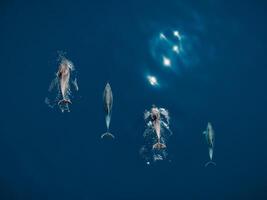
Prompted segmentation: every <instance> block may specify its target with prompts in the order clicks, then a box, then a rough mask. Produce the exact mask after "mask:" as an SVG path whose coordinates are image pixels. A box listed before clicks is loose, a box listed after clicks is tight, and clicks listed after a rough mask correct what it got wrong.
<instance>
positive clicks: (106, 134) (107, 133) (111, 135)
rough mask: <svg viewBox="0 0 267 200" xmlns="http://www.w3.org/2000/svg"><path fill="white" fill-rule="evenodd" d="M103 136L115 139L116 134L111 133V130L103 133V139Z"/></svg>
mask: <svg viewBox="0 0 267 200" xmlns="http://www.w3.org/2000/svg"><path fill="white" fill-rule="evenodd" d="M103 138H111V139H115V136H114V135H113V134H111V133H109V132H106V133H103V134H102V135H101V139H103Z"/></svg>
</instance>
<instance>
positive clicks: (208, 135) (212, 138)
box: [203, 122, 216, 167]
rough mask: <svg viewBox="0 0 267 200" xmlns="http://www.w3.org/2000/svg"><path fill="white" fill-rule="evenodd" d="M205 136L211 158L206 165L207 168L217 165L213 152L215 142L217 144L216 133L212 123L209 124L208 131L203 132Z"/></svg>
mask: <svg viewBox="0 0 267 200" xmlns="http://www.w3.org/2000/svg"><path fill="white" fill-rule="evenodd" d="M203 134H204V135H205V138H206V141H207V144H208V147H209V158H210V160H209V161H208V162H207V163H206V164H205V167H207V166H208V165H209V164H213V165H216V163H215V162H213V161H212V159H213V151H214V142H215V133H214V130H213V128H212V125H211V123H210V122H208V125H207V129H206V130H205V131H204V132H203Z"/></svg>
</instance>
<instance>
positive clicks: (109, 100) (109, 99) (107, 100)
mask: <svg viewBox="0 0 267 200" xmlns="http://www.w3.org/2000/svg"><path fill="white" fill-rule="evenodd" d="M103 101H104V110H105V114H106V116H105V119H106V127H107V131H106V133H104V134H102V135H101V138H104V137H111V138H115V136H114V135H113V134H111V133H110V132H109V125H110V121H111V113H112V106H113V94H112V90H111V87H110V84H109V83H107V84H106V87H105V89H104V93H103Z"/></svg>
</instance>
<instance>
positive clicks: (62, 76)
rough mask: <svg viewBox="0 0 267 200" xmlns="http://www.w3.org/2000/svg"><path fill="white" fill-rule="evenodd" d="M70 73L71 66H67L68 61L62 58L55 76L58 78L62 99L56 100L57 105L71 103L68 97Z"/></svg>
mask: <svg viewBox="0 0 267 200" xmlns="http://www.w3.org/2000/svg"><path fill="white" fill-rule="evenodd" d="M70 73H71V68H70V66H69V63H68V61H67V60H62V62H61V63H60V65H59V69H58V72H57V77H58V79H59V86H60V92H61V96H62V99H61V100H60V101H59V102H58V105H60V104H69V103H70V104H71V101H70V99H69V88H70V86H69V82H70Z"/></svg>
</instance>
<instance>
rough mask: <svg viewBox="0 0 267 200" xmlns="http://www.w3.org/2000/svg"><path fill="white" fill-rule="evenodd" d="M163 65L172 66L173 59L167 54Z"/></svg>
mask: <svg viewBox="0 0 267 200" xmlns="http://www.w3.org/2000/svg"><path fill="white" fill-rule="evenodd" d="M163 65H164V66H166V67H170V66H171V60H170V59H169V58H167V57H165V56H163Z"/></svg>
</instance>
